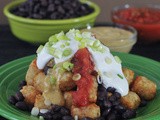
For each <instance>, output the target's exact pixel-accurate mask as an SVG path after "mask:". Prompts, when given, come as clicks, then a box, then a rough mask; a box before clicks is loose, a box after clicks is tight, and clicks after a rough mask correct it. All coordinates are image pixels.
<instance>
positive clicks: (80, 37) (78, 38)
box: [75, 32, 82, 41]
mask: <svg viewBox="0 0 160 120" xmlns="http://www.w3.org/2000/svg"><path fill="white" fill-rule="evenodd" d="M75 39H76V40H77V41H81V40H82V35H81V34H80V33H79V32H78V33H76V35H75Z"/></svg>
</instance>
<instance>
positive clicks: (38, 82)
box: [33, 72, 46, 93]
mask: <svg viewBox="0 0 160 120" xmlns="http://www.w3.org/2000/svg"><path fill="white" fill-rule="evenodd" d="M45 77H46V76H45V74H44V73H43V72H39V73H38V74H37V75H35V77H34V80H33V84H34V87H35V88H36V89H37V90H38V91H40V92H41V93H42V92H43V91H44V89H45V85H44V80H45Z"/></svg>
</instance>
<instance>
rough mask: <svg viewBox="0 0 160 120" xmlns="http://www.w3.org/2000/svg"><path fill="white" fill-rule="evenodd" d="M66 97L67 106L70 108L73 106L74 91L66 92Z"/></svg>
mask: <svg viewBox="0 0 160 120" xmlns="http://www.w3.org/2000/svg"><path fill="white" fill-rule="evenodd" d="M64 99H65V106H66V107H67V108H68V109H71V106H72V103H73V102H72V99H73V98H72V93H71V92H65V93H64Z"/></svg>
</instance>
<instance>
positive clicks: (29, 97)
mask: <svg viewBox="0 0 160 120" xmlns="http://www.w3.org/2000/svg"><path fill="white" fill-rule="evenodd" d="M20 92H21V93H22V94H23V96H24V98H25V102H26V103H28V104H32V105H33V104H34V103H35V99H36V95H38V94H39V91H37V90H36V89H35V88H34V87H33V86H31V85H27V86H23V88H22V89H21V90H20Z"/></svg>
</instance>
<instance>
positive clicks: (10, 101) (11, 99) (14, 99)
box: [8, 95, 17, 105]
mask: <svg viewBox="0 0 160 120" xmlns="http://www.w3.org/2000/svg"><path fill="white" fill-rule="evenodd" d="M8 101H9V103H10V104H12V105H15V104H16V103H17V100H16V98H15V96H13V95H12V96H10V97H9V100H8Z"/></svg>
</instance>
